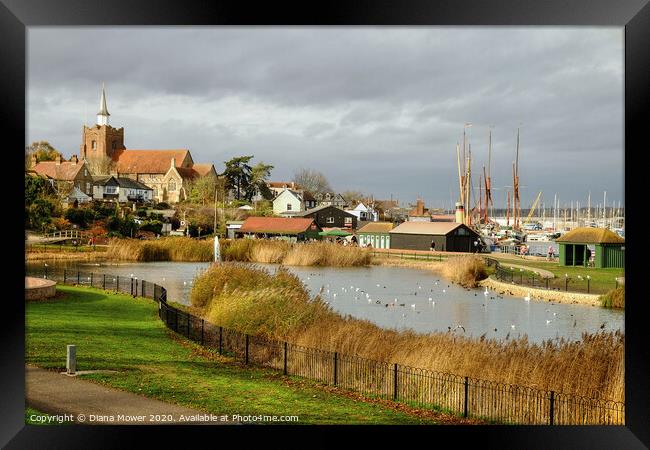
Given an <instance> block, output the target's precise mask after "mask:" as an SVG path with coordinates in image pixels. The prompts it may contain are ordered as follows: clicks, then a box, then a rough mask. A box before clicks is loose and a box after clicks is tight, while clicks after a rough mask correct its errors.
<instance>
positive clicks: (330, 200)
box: [314, 192, 348, 208]
mask: <svg viewBox="0 0 650 450" xmlns="http://www.w3.org/2000/svg"><path fill="white" fill-rule="evenodd" d="M314 198H315V199H316V202H317V204H318V206H336V207H337V208H345V207H347V206H348V202H347V201H346V200H345V198H343V196H342V195H341V194H336V193H334V192H318V193H316V194H314Z"/></svg>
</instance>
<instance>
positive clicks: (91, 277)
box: [90, 272, 94, 287]
mask: <svg viewBox="0 0 650 450" xmlns="http://www.w3.org/2000/svg"><path fill="white" fill-rule="evenodd" d="M93 278H94V277H93V273H92V272H90V287H93Z"/></svg>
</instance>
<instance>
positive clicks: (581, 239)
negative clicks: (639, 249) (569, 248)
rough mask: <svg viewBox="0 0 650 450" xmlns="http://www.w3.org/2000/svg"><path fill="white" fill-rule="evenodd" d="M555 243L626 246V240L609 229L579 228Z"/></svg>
mask: <svg viewBox="0 0 650 450" xmlns="http://www.w3.org/2000/svg"><path fill="white" fill-rule="evenodd" d="M555 242H572V243H578V244H624V243H625V239H623V238H622V237H620V236H619V235H618V234H616V233H614V232H613V231H610V230H608V229H607V228H592V227H579V228H574V229H573V230H571V231H569V232H568V233H566V234H564V235H562V236H561V237H559V238H557V239H556V240H555Z"/></svg>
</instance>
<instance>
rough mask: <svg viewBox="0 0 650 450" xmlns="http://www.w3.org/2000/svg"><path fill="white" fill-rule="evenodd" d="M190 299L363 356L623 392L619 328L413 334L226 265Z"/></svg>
mask: <svg viewBox="0 0 650 450" xmlns="http://www.w3.org/2000/svg"><path fill="white" fill-rule="evenodd" d="M192 304H193V305H194V306H195V307H198V308H204V313H203V317H204V318H205V319H206V320H208V321H210V322H212V323H215V324H218V325H221V326H224V327H226V328H232V329H235V330H237V331H240V332H242V333H247V334H262V335H265V336H267V337H270V338H273V339H277V340H281V341H282V340H285V341H289V342H292V343H294V344H296V345H300V346H304V347H311V348H318V349H322V350H327V351H331V352H339V353H341V354H346V355H355V356H359V357H362V358H366V359H371V360H376V361H385V362H387V363H398V364H400V365H405V366H410V367H418V368H422V369H429V370H433V371H438V372H445V373H453V374H456V375H459V376H469V377H476V378H480V379H487V380H491V381H495V382H499V383H507V384H514V385H522V386H530V387H533V388H536V389H544V390H554V391H556V392H563V393H567V394H576V395H582V396H588V397H592V396H593V395H594V393H597V395H598V396H602V397H601V398H603V397H604V398H609V399H613V400H620V399H622V398H623V385H624V378H623V346H624V335H623V334H622V333H620V332H600V333H595V334H586V333H585V334H584V335H583V339H582V340H581V341H577V342H569V341H565V340H563V339H558V340H552V341H546V342H544V343H543V344H531V343H529V342H528V340H527V338H525V337H523V338H517V339H509V338H508V337H506V339H505V340H496V339H492V338H486V336H485V334H484V335H483V336H481V337H480V338H470V337H464V336H462V332H461V331H460V330H457V329H453V330H452V329H451V327H449V328H450V329H449V331H448V332H447V333H443V332H433V333H429V334H417V333H415V332H412V331H401V332H399V331H396V330H391V329H384V328H381V327H379V326H377V325H375V324H373V323H371V322H369V321H366V320H360V319H356V318H352V317H350V316H346V317H343V316H341V315H339V314H338V313H336V312H334V311H333V310H332V309H331V307H329V306H328V304H327V302H325V301H324V300H323V299H322V298H320V296H317V297H316V298H314V299H311V298H310V296H309V295H308V293H307V292H306V291H305V289H304V287H303V286H302V283H301V282H300V280H299V279H297V278H296V277H295V276H294V275H292V274H290V273H287V272H286V271H282V270H278V271H277V272H276V274H270V273H268V272H266V271H263V270H259V269H255V268H250V267H246V266H241V265H239V266H237V265H232V264H223V265H219V266H212V267H211V268H210V269H209V270H207V271H206V272H204V273H203V274H202V275H201V276H199V277H198V278H197V279H196V281H195V284H194V289H193V291H192Z"/></svg>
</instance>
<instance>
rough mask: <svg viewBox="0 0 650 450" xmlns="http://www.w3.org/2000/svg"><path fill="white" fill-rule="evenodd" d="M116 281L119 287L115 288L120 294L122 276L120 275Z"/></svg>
mask: <svg viewBox="0 0 650 450" xmlns="http://www.w3.org/2000/svg"><path fill="white" fill-rule="evenodd" d="M116 280H117V285H116V287H115V291H116V292H120V276H119V275H118V276H117V278H116Z"/></svg>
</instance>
